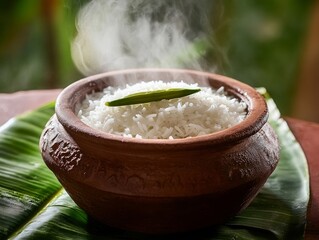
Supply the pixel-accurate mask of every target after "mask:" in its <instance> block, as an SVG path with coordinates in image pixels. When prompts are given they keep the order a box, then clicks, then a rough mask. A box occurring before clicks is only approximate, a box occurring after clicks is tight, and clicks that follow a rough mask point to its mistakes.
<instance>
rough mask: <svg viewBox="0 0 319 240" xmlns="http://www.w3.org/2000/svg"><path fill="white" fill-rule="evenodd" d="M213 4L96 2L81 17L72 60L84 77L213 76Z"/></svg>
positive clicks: (141, 0)
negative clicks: (174, 71) (165, 72)
mask: <svg viewBox="0 0 319 240" xmlns="http://www.w3.org/2000/svg"><path fill="white" fill-rule="evenodd" d="M211 2H212V1H201V0H180V1H178V0H174V1H172V0H169V1H168V0H158V1H155V0H130V1H126V0H93V1H91V2H89V3H88V4H87V5H86V6H84V8H82V9H81V11H80V12H79V14H78V19H77V31H78V34H77V36H76V38H75V39H74V41H73V43H72V57H73V61H74V63H75V64H76V66H77V68H78V69H79V70H80V71H81V72H82V73H83V74H84V75H93V74H97V73H101V72H106V71H110V70H116V69H125V68H145V67H160V68H164V67H171V68H172V67H174V68H189V69H196V70H203V68H204V69H205V70H212V69H207V68H213V67H211V66H210V67H207V66H206V65H205V58H204V56H205V54H206V53H207V51H208V49H210V48H211V40H210V37H209V36H210V33H211V29H210V27H209V26H211V23H210V22H209V21H210V19H209V18H208V17H207V16H208V13H209V12H211V7H212V3H211Z"/></svg>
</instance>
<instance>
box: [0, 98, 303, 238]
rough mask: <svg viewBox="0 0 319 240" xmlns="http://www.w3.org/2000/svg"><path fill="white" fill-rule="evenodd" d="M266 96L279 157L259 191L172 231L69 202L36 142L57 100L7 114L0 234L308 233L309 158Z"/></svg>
mask: <svg viewBox="0 0 319 240" xmlns="http://www.w3.org/2000/svg"><path fill="white" fill-rule="evenodd" d="M264 94H265V93H264ZM265 97H266V99H267V103H268V107H269V110H270V118H269V122H270V123H271V125H272V126H273V128H274V129H275V131H276V133H277V135H278V137H279V141H280V144H281V159H280V162H279V164H278V167H277V168H276V170H275V171H274V173H273V174H272V175H271V176H270V178H269V179H268V181H267V182H266V184H265V185H264V187H263V188H262V190H261V192H260V193H259V194H258V195H257V197H256V198H255V199H254V201H253V202H252V203H251V204H250V205H249V206H248V207H247V208H246V209H245V210H244V211H243V212H242V213H240V214H239V215H238V216H236V217H234V218H233V219H231V220H229V221H228V222H227V223H225V224H223V225H219V226H214V227H210V228H206V229H202V230H198V231H194V232H190V233H185V234H178V235H169V236H150V235H143V234H139V233H133V232H126V231H122V230H118V229H113V228H109V227H106V226H102V225H101V224H100V223H98V222H96V221H94V220H93V219H91V218H90V217H89V216H87V214H86V213H85V212H84V211H83V210H81V209H80V208H79V207H78V206H77V205H76V204H75V203H74V202H73V201H72V199H71V198H70V197H69V195H68V194H67V193H66V192H65V190H64V189H63V188H62V186H61V185H60V183H59V182H58V181H57V179H56V178H55V176H54V175H53V173H52V172H51V171H50V170H49V169H48V168H47V167H46V165H45V164H44V162H43V160H42V158H41V155H40V152H39V148H38V142H39V137H40V134H41V131H42V129H43V128H44V125H45V124H46V122H47V121H48V119H49V118H50V117H51V116H52V114H53V113H54V103H51V104H48V105H46V106H43V107H42V108H40V109H37V110H35V111H32V112H29V113H27V114H24V115H21V116H19V117H17V118H14V119H12V120H10V121H8V122H7V123H6V124H4V125H3V126H2V127H1V128H0V239H149V238H152V239H162V238H165V239H169V238H171V239H176V238H183V239H303V235H304V229H305V223H306V211H307V205H308V200H309V175H308V167H307V161H306V158H305V156H304V153H303V151H302V149H301V147H300V145H299V144H298V142H297V141H296V139H295V138H294V136H293V134H292V133H291V131H290V130H289V127H288V125H287V124H286V122H285V121H284V120H283V119H282V118H280V113H279V111H278V109H277V107H276V105H275V103H274V102H273V100H272V99H271V98H270V97H269V96H266V94H265Z"/></svg>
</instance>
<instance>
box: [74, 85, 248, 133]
mask: <svg viewBox="0 0 319 240" xmlns="http://www.w3.org/2000/svg"><path fill="white" fill-rule="evenodd" d="M168 88H198V84H187V83H184V82H182V81H181V82H163V81H150V82H140V83H137V84H134V85H126V87H125V88H123V89H120V88H119V89H117V88H114V87H107V88H105V89H104V90H103V91H101V92H94V93H92V94H88V95H87V96H86V99H85V100H84V101H83V102H82V103H80V104H78V105H77V108H76V112H77V113H78V117H79V118H80V119H81V120H82V121H83V122H84V123H85V124H87V125H88V126H90V127H92V128H94V129H98V130H101V131H104V132H107V133H111V134H116V135H120V136H124V137H131V138H144V139H178V138H186V137H195V136H200V135H205V134H209V133H213V132H217V131H220V130H223V129H226V128H229V127H231V126H234V125H236V124H238V123H239V122H241V121H242V120H243V119H244V118H245V117H246V114H247V111H246V109H247V105H246V104H245V103H244V102H243V101H239V100H238V99H236V98H233V97H230V96H227V95H225V93H224V89H223V87H221V88H219V89H217V90H215V89H212V88H208V87H201V91H200V92H197V93H195V94H192V95H189V96H185V97H182V98H176V99H170V100H161V101H157V102H151V103H144V104H134V105H128V106H120V107H107V106H105V102H108V101H112V100H115V99H119V98H122V97H125V96H127V95H129V94H132V93H137V92H144V91H152V90H160V89H168Z"/></svg>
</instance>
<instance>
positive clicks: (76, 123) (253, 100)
mask: <svg viewBox="0 0 319 240" xmlns="http://www.w3.org/2000/svg"><path fill="white" fill-rule="evenodd" d="M151 72H156V73H185V74H191V75H196V76H199V77H207V78H209V79H214V80H218V81H221V82H224V83H225V84H227V85H229V86H231V88H232V91H234V92H235V93H236V94H237V95H240V96H241V98H242V100H244V101H246V103H247V105H248V111H247V112H248V114H247V116H246V118H245V119H244V120H243V121H242V122H240V123H239V124H237V125H235V126H233V127H230V128H227V129H225V130H222V131H218V132H215V133H211V134H206V135H202V136H197V137H190V138H182V139H137V138H128V137H123V136H119V135H115V134H110V133H106V132H103V131H100V130H96V129H93V128H91V127H89V126H88V125H86V124H85V123H83V122H82V121H81V120H80V119H79V118H78V117H77V116H76V114H75V113H74V106H72V104H70V101H71V99H72V98H73V97H74V96H75V95H76V94H77V91H78V90H79V89H81V88H82V87H83V86H84V85H90V84H94V82H95V81H96V80H98V79H103V78H107V77H111V76H116V75H123V74H133V73H151ZM55 112H56V115H57V118H58V120H59V122H60V123H61V124H62V125H63V126H64V128H65V129H66V131H67V132H69V133H70V134H71V135H72V133H74V134H76V135H77V136H79V135H81V136H87V137H91V138H92V141H94V142H95V141H96V142H99V141H108V142H110V141H111V142H114V143H121V144H125V143H126V144H131V145H139V147H140V146H142V145H145V146H149V145H158V144H159V145H161V146H171V145H174V146H175V147H178V146H180V147H183V146H189V145H196V146H198V145H206V144H207V143H208V142H209V143H210V144H224V143H228V142H234V141H239V140H241V139H244V138H247V137H249V136H251V135H253V134H255V133H256V132H258V131H259V130H260V129H261V128H262V127H263V126H264V124H265V123H266V122H267V119H268V109H267V105H266V102H265V100H264V98H263V97H262V96H261V95H260V94H259V93H258V92H257V91H256V90H255V89H254V88H252V87H251V86H249V85H247V84H245V83H242V82H239V81H237V80H235V79H232V78H230V77H226V76H222V75H219V74H214V73H208V72H200V71H195V70H188V69H173V68H172V69H167V68H160V69H154V68H145V69H127V70H118V71H111V72H106V73H101V74H97V75H93V76H90V77H86V78H83V79H81V80H79V81H76V82H74V83H73V84H71V85H69V86H68V87H66V88H65V89H64V90H63V91H62V92H61V93H60V94H59V96H58V98H57V101H56V107H55Z"/></svg>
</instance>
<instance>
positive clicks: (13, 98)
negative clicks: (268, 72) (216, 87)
mask: <svg viewBox="0 0 319 240" xmlns="http://www.w3.org/2000/svg"><path fill="white" fill-rule="evenodd" d="M60 91H61V90H59V89H56V90H34V91H24V92H16V93H11V94H0V125H2V124H3V123H4V122H6V121H7V120H8V119H10V118H11V117H14V116H16V115H17V114H20V113H23V112H25V111H28V110H33V109H35V108H37V107H39V106H41V105H42V104H44V103H47V102H49V101H53V100H55V99H56V97H57V95H58V94H59V93H60ZM285 120H286V121H287V122H288V125H289V127H290V129H291V130H292V132H293V133H294V135H295V137H296V138H297V140H298V142H299V143H300V145H301V147H302V148H303V150H304V152H305V155H306V157H307V161H308V165H309V172H310V192H311V193H310V194H311V196H310V202H309V207H308V214H307V215H308V217H307V226H306V235H305V239H307V240H314V239H319V124H317V123H312V122H306V121H302V120H298V119H293V118H285Z"/></svg>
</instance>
